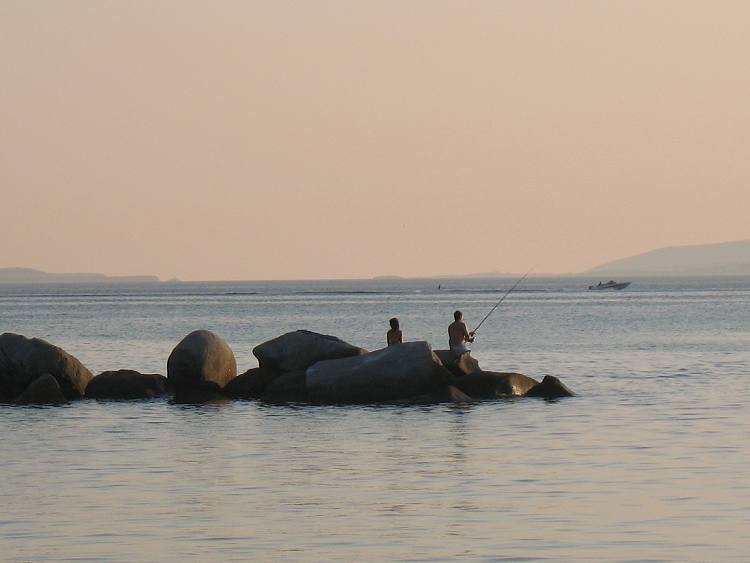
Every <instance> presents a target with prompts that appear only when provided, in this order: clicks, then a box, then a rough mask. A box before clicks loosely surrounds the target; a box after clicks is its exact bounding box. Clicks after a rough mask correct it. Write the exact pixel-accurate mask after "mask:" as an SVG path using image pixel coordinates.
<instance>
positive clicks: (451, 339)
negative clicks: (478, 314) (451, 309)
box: [448, 311, 474, 358]
mask: <svg viewBox="0 0 750 563" xmlns="http://www.w3.org/2000/svg"><path fill="white" fill-rule="evenodd" d="M453 318H454V319H455V320H454V321H453V322H452V323H451V324H450V325H449V326H448V345H449V346H450V347H451V350H452V351H453V353H454V354H455V355H456V357H457V358H458V357H461V354H464V353H466V352H468V351H469V349H468V348H467V347H466V342H474V332H473V331H472V332H469V331H468V330H467V329H466V324H465V323H464V314H463V313H462V312H461V311H456V312H455V313H453Z"/></svg>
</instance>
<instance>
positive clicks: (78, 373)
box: [0, 332, 93, 400]
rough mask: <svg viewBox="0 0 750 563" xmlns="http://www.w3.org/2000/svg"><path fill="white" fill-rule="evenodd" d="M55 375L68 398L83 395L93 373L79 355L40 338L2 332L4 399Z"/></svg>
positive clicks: (0, 370)
mask: <svg viewBox="0 0 750 563" xmlns="http://www.w3.org/2000/svg"><path fill="white" fill-rule="evenodd" d="M44 374H50V375H52V376H53V377H54V378H55V379H56V380H57V383H58V385H59V386H60V389H61V390H62V393H63V394H64V395H65V397H67V398H68V399H74V398H79V397H81V396H83V394H84V392H85V390H86V385H88V382H89V380H91V378H92V377H93V375H92V374H91V372H90V371H89V370H88V369H86V367H85V366H84V365H83V364H82V363H81V362H79V361H78V360H77V359H76V358H74V357H73V356H71V355H70V354H68V353H67V352H66V351H65V350H63V349H62V348H58V347H57V346H54V345H52V344H50V343H49V342H46V341H44V340H42V339H40V338H26V337H25V336H22V335H20V334H13V333H10V332H6V333H5V334H2V335H0V395H2V396H0V400H10V399H14V398H15V397H17V396H18V395H20V394H21V393H23V392H24V391H25V390H26V388H27V387H28V386H29V385H30V384H31V383H32V382H33V381H34V380H36V379H38V378H39V377H41V376H42V375H44Z"/></svg>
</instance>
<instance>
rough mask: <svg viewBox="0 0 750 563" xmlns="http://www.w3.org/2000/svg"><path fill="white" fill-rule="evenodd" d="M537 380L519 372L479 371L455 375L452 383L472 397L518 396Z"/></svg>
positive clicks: (536, 383) (536, 382) (530, 387)
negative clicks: (460, 375) (459, 375)
mask: <svg viewBox="0 0 750 563" xmlns="http://www.w3.org/2000/svg"><path fill="white" fill-rule="evenodd" d="M538 384H539V382H538V381H536V380H535V379H532V378H530V377H527V376H525V375H523V374H521V373H498V372H493V371H479V372H476V373H472V374H470V375H464V376H463V377H457V378H456V379H455V380H454V381H453V385H455V386H456V387H458V388H459V389H460V390H461V391H463V392H464V393H466V394H467V395H469V396H470V397H472V398H473V399H494V398H496V397H520V396H522V395H524V394H526V393H527V392H528V391H529V389H532V388H533V387H534V386H535V385H538Z"/></svg>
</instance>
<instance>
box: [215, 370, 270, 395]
mask: <svg viewBox="0 0 750 563" xmlns="http://www.w3.org/2000/svg"><path fill="white" fill-rule="evenodd" d="M265 389H266V382H265V381H264V379H263V374H262V373H261V371H260V368H252V369H249V370H247V371H246V372H245V373H242V374H240V375H238V376H237V377H235V378H234V379H232V380H231V381H230V382H229V383H227V384H226V385H225V386H224V388H223V389H222V390H221V391H222V393H224V395H226V396H227V397H231V398H232V399H259V398H260V396H261V395H262V394H263V391H265Z"/></svg>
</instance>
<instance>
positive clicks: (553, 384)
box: [526, 375, 575, 399]
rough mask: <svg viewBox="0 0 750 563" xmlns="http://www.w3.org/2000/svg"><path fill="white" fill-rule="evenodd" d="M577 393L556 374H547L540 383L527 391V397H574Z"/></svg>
mask: <svg viewBox="0 0 750 563" xmlns="http://www.w3.org/2000/svg"><path fill="white" fill-rule="evenodd" d="M574 396H575V393H573V391H571V390H570V389H568V388H567V386H566V385H565V384H564V383H563V382H562V381H560V380H559V379H558V378H556V377H555V376H554V375H545V376H544V379H542V382H541V383H538V384H537V385H535V386H534V387H532V388H531V389H529V390H528V391H527V392H526V397H543V398H544V399H557V398H559V397H574Z"/></svg>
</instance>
